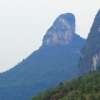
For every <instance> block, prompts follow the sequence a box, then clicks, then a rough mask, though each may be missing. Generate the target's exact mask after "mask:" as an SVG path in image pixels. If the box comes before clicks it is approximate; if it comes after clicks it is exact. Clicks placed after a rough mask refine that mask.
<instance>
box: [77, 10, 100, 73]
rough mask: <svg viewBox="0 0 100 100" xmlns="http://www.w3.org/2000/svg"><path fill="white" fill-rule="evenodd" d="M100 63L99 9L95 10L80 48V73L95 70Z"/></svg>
mask: <svg viewBox="0 0 100 100" xmlns="http://www.w3.org/2000/svg"><path fill="white" fill-rule="evenodd" d="M99 65H100V10H99V11H98V12H97V14H96V16H95V18H94V22H93V24H92V27H91V29H90V32H89V35H88V38H87V40H86V44H85V45H84V47H83V48H82V50H81V57H80V60H79V64H78V67H79V70H80V74H81V75H83V74H85V73H87V72H89V71H90V70H96V69H97V67H98V66H99Z"/></svg>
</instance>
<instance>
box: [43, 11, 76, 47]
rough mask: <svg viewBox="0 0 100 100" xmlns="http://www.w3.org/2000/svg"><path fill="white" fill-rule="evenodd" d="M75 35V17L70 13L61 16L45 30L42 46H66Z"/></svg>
mask: <svg viewBox="0 0 100 100" xmlns="http://www.w3.org/2000/svg"><path fill="white" fill-rule="evenodd" d="M74 34H75V16H74V15H73V14H72V13H65V14H61V15H60V16H59V17H58V18H57V19H56V20H55V21H54V23H53V25H52V26H51V27H50V28H49V29H48V30H47V32H46V34H45V36H44V38H43V44H45V45H48V46H54V45H57V44H60V45H65V44H66V45H68V44H69V43H70V42H71V40H72V38H73V36H74Z"/></svg>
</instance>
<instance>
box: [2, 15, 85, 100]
mask: <svg viewBox="0 0 100 100" xmlns="http://www.w3.org/2000/svg"><path fill="white" fill-rule="evenodd" d="M84 43H85V40H84V39H83V38H81V37H80V36H79V35H77V34H76V33H75V17H74V15H73V14H71V13H67V14H62V15H60V16H59V17H58V18H57V19H56V20H55V22H54V24H53V25H52V26H51V27H50V28H49V29H48V31H47V33H46V34H45V36H44V38H43V44H42V46H41V47H40V48H39V49H38V50H36V51H34V52H33V53H32V54H31V55H30V56H28V57H27V58H26V59H24V60H23V61H22V62H20V63H19V64H18V65H16V66H15V67H13V68H12V69H10V70H8V71H6V72H4V73H2V74H0V100H30V98H31V97H33V96H34V95H36V94H38V93H39V92H41V91H43V90H45V89H47V88H52V87H55V86H56V85H57V84H59V83H60V82H64V81H67V80H70V79H72V78H75V77H77V76H78V72H79V71H78V67H77V62H78V58H79V56H80V49H81V47H82V46H83V45H84Z"/></svg>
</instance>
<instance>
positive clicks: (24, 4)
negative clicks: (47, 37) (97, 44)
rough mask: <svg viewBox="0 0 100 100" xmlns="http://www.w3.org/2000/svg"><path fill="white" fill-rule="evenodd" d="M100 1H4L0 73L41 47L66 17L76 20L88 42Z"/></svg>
mask: <svg viewBox="0 0 100 100" xmlns="http://www.w3.org/2000/svg"><path fill="white" fill-rule="evenodd" d="M99 9H100V0H0V72H3V71H6V70H8V69H10V68H12V67H14V65H16V64H18V62H21V61H22V60H23V59H24V58H26V57H27V56H29V55H30V54H31V53H32V52H33V51H35V50H37V49H38V48H39V47H40V46H41V44H42V39H43V36H44V34H45V33H46V31H47V29H48V28H49V27H50V26H51V25H52V24H53V21H54V20H55V19H56V18H57V17H58V16H59V15H60V14H63V13H68V12H71V13H73V14H74V15H75V17H76V33H77V34H79V35H80V36H81V37H84V38H86V37H87V35H88V33H89V30H90V27H91V25H92V23H93V20H94V17H95V15H96V13H97V11H98V10H99Z"/></svg>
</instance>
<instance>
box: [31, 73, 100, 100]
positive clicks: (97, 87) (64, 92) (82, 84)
mask: <svg viewBox="0 0 100 100" xmlns="http://www.w3.org/2000/svg"><path fill="white" fill-rule="evenodd" d="M32 100H100V71H94V72H91V73H88V74H86V75H84V76H81V77H78V78H76V79H73V80H70V81H68V82H64V83H62V82H61V83H59V85H58V86H57V87H56V88H51V89H48V90H46V91H44V92H41V93H39V95H38V96H35V97H33V99H32Z"/></svg>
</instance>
